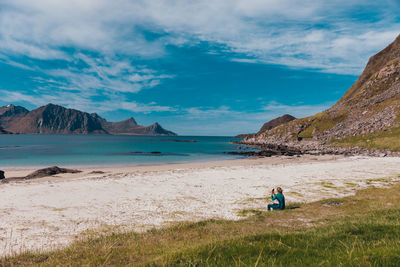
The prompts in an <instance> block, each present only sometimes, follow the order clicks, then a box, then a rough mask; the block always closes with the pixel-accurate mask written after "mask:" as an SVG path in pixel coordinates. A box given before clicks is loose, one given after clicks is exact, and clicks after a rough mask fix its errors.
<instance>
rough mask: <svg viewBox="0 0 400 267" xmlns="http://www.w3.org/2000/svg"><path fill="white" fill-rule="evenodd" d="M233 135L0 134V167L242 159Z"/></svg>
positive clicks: (151, 163)
mask: <svg viewBox="0 0 400 267" xmlns="http://www.w3.org/2000/svg"><path fill="white" fill-rule="evenodd" d="M237 140H239V139H235V138H233V137H221V136H218V137H215V136H173V137H171V136H126V135H125V136H121V135H38V134H36V135H34V134H32V135H29V134H23V135H22V134H21V135H0V169H1V168H2V167H3V168H7V167H23V166H25V167H28V166H43V167H48V166H54V165H57V166H111V165H161V164H173V163H186V162H201V161H215V160H230V159H237V158H243V156H239V155H231V154H229V153H228V152H232V151H238V145H237V144H232V143H231V141H237Z"/></svg>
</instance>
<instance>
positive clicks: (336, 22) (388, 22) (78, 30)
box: [0, 0, 400, 74]
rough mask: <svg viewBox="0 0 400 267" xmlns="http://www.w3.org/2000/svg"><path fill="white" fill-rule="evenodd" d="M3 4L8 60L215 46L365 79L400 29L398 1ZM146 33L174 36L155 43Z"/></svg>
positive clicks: (13, 0) (12, 0)
mask: <svg viewBox="0 0 400 267" xmlns="http://www.w3.org/2000/svg"><path fill="white" fill-rule="evenodd" d="M0 5H1V9H0V10H1V11H0V48H1V49H2V51H3V53H5V52H7V53H15V54H23V55H28V56H30V57H33V58H39V59H49V58H57V59H69V57H70V55H68V54H66V53H65V52H64V51H63V50H62V49H61V47H74V48H77V49H83V50H90V51H95V52H98V53H101V54H103V55H115V54H119V55H139V56H142V57H161V56H163V55H164V54H165V45H168V44H174V45H182V44H190V43H193V42H194V43H197V42H198V41H207V42H212V43H216V44H220V45H223V46H225V47H226V52H233V53H242V54H244V55H247V56H248V59H247V58H245V57H239V58H238V57H237V56H235V55H234V56H233V58H238V59H236V61H245V62H260V63H272V64H282V65H287V66H291V67H302V68H304V67H305V68H316V69H320V70H322V71H326V72H334V73H348V74H357V73H359V72H360V70H361V68H362V67H363V64H365V62H366V60H367V59H368V57H369V56H370V55H371V54H373V53H375V52H377V51H379V50H380V49H382V48H383V47H384V46H385V45H387V44H388V43H389V42H390V41H391V40H393V39H394V37H395V36H396V35H397V34H398V33H399V30H398V29H399V26H400V25H399V23H396V22H395V20H394V18H395V17H396V16H397V13H398V12H396V9H397V11H399V10H398V8H399V6H398V4H397V3H396V2H395V1H394V2H393V1H390V0H385V1H382V2H379V3H376V4H375V3H367V2H366V1H362V0H355V1H345V0H337V1H333V2H329V3H328V2H326V1H322V0H301V1H300V0H230V1H227V0H202V1H178V0H135V1H129V0H115V1H107V0H85V1H80V0H71V1H64V0H35V1H30V0H3V1H2V3H1V4H0ZM363 9H369V10H372V9H373V10H374V11H378V12H380V14H381V18H380V19H378V20H376V21H373V20H371V21H368V20H363V21H357V19H354V18H352V11H353V10H356V11H359V10H363ZM367 15H368V14H367ZM316 25H317V27H315V26H316ZM320 25H324V26H323V27H321V26H320ZM141 28H145V29H149V30H151V31H155V32H160V33H161V34H163V33H168V35H167V36H163V37H160V38H155V39H152V40H151V41H150V40H149V39H148V38H146V37H145V36H144V35H143V33H142V32H141V30H140V29H141ZM234 60H235V59H234ZM246 60H247V61H246Z"/></svg>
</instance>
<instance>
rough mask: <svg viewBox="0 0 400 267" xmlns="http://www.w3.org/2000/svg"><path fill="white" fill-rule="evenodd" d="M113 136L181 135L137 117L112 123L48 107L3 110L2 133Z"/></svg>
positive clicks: (1, 119) (7, 107)
mask: <svg viewBox="0 0 400 267" xmlns="http://www.w3.org/2000/svg"><path fill="white" fill-rule="evenodd" d="M13 133H14V134H112V135H161V136H162V135H163V136H176V135H177V134H176V133H174V132H171V131H168V130H165V129H164V128H163V127H162V126H161V125H160V124H158V123H157V122H156V123H154V124H152V125H150V126H142V125H139V124H137V122H136V121H135V119H134V118H129V119H127V120H124V121H120V122H109V121H107V120H105V119H104V118H102V117H100V116H99V115H97V114H96V113H92V114H89V113H87V112H83V111H79V110H76V109H69V108H65V107H62V106H59V105H54V104H47V105H45V106H42V107H39V108H37V109H34V110H32V111H29V110H28V109H26V108H24V107H21V106H15V105H11V104H10V105H7V106H3V107H0V134H13Z"/></svg>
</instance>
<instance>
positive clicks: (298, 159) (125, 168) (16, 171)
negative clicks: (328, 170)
mask: <svg viewBox="0 0 400 267" xmlns="http://www.w3.org/2000/svg"><path fill="white" fill-rule="evenodd" d="M346 157H347V158H349V157H348V156H344V155H328V154H327V155H309V154H304V155H301V156H282V155H280V156H271V157H246V158H232V159H225V160H204V161H191V162H171V163H165V162H163V163H159V164H153V163H149V164H134V165H132V164H110V165H106V166H104V165H57V166H58V167H62V168H68V169H76V170H80V171H81V172H80V173H75V174H72V173H64V174H57V175H54V176H47V177H43V178H34V179H27V180H23V181H15V182H35V181H50V180H64V179H74V178H82V177H84V176H85V175H88V174H90V173H91V172H95V171H102V172H104V173H108V174H115V173H118V172H124V173H132V172H157V171H170V170H174V169H183V170H187V169H202V168H216V167H232V166H248V165H279V164H293V163H308V162H315V161H319V162H321V161H322V162H323V161H331V160H338V159H343V158H346ZM360 157H364V156H360ZM47 167H50V166H40V165H39V166H13V167H2V169H1V170H3V171H5V175H6V179H5V180H7V178H12V177H22V176H26V175H28V174H30V173H32V172H34V171H36V170H38V169H42V168H47ZM54 178H56V179H54ZM59 178H62V179H59ZM13 182H14V181H13Z"/></svg>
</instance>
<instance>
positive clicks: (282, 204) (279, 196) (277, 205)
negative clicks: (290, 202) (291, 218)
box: [268, 187, 285, 210]
mask: <svg viewBox="0 0 400 267" xmlns="http://www.w3.org/2000/svg"><path fill="white" fill-rule="evenodd" d="M276 191H278V194H275V190H274V189H272V191H271V199H272V201H274V200H277V201H278V203H273V204H268V210H271V209H273V210H283V209H285V196H284V195H283V193H282V192H283V191H282V188H280V187H277V188H276Z"/></svg>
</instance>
